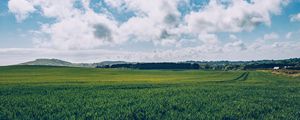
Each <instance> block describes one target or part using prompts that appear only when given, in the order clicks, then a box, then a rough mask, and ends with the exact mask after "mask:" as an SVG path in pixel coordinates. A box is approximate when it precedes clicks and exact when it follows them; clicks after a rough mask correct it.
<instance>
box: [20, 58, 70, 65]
mask: <svg viewBox="0 0 300 120" xmlns="http://www.w3.org/2000/svg"><path fill="white" fill-rule="evenodd" d="M20 65H47V66H73V65H74V64H73V63H71V62H67V61H63V60H59V59H36V60H34V61H29V62H25V63H21V64H20Z"/></svg>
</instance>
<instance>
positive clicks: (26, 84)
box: [0, 66, 300, 119]
mask: <svg viewBox="0 0 300 120" xmlns="http://www.w3.org/2000/svg"><path fill="white" fill-rule="evenodd" d="M246 73H247V74H246ZM299 87H300V78H299V77H286V76H280V75H273V74H271V73H266V72H257V71H250V72H246V71H235V72H223V71H191V70H188V71H176V70H126V69H123V70H122V69H90V68H66V67H45V66H10V67H0V101H1V102H0V119H6V118H8V119H17V118H23V119H26V118H27V119H32V118H38V119H61V118H65V117H67V118H71V119H72V118H79V119H80V118H95V119H99V118H106V119H113V118H114V119H116V118H117V119H118V118H119V119H124V118H125V119H143V118H148V119H163V118H168V119H184V118H187V119H195V118H197V119H201V118H203V119H205V118H216V119H243V118H248V119H249V118H250V119H262V118H264V119H299V118H300V88H299Z"/></svg>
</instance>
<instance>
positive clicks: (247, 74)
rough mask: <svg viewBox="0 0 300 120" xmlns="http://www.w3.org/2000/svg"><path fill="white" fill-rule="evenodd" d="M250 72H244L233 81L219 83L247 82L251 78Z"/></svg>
mask: <svg viewBox="0 0 300 120" xmlns="http://www.w3.org/2000/svg"><path fill="white" fill-rule="evenodd" d="M249 74H250V73H249V72H244V73H242V74H241V75H240V76H238V77H236V78H234V79H231V80H223V81H219V82H237V81H246V80H247V79H248V76H249Z"/></svg>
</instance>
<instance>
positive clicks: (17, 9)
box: [8, 0, 36, 22]
mask: <svg viewBox="0 0 300 120" xmlns="http://www.w3.org/2000/svg"><path fill="white" fill-rule="evenodd" d="M8 9H9V11H10V12H12V13H14V14H15V16H16V19H17V21H18V22H21V21H22V20H24V19H26V18H27V17H28V15H29V14H30V13H32V12H34V11H35V10H36V9H35V8H34V6H33V5H32V4H30V3H29V1H28V0H9V1H8Z"/></svg>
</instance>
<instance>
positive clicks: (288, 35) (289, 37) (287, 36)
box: [285, 32, 293, 39]
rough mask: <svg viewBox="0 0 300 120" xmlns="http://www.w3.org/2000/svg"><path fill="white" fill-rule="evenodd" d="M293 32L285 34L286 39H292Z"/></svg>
mask: <svg viewBox="0 0 300 120" xmlns="http://www.w3.org/2000/svg"><path fill="white" fill-rule="evenodd" d="M292 34H293V32H288V33H287V34H286V35H285V38H286V39H291V37H292Z"/></svg>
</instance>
